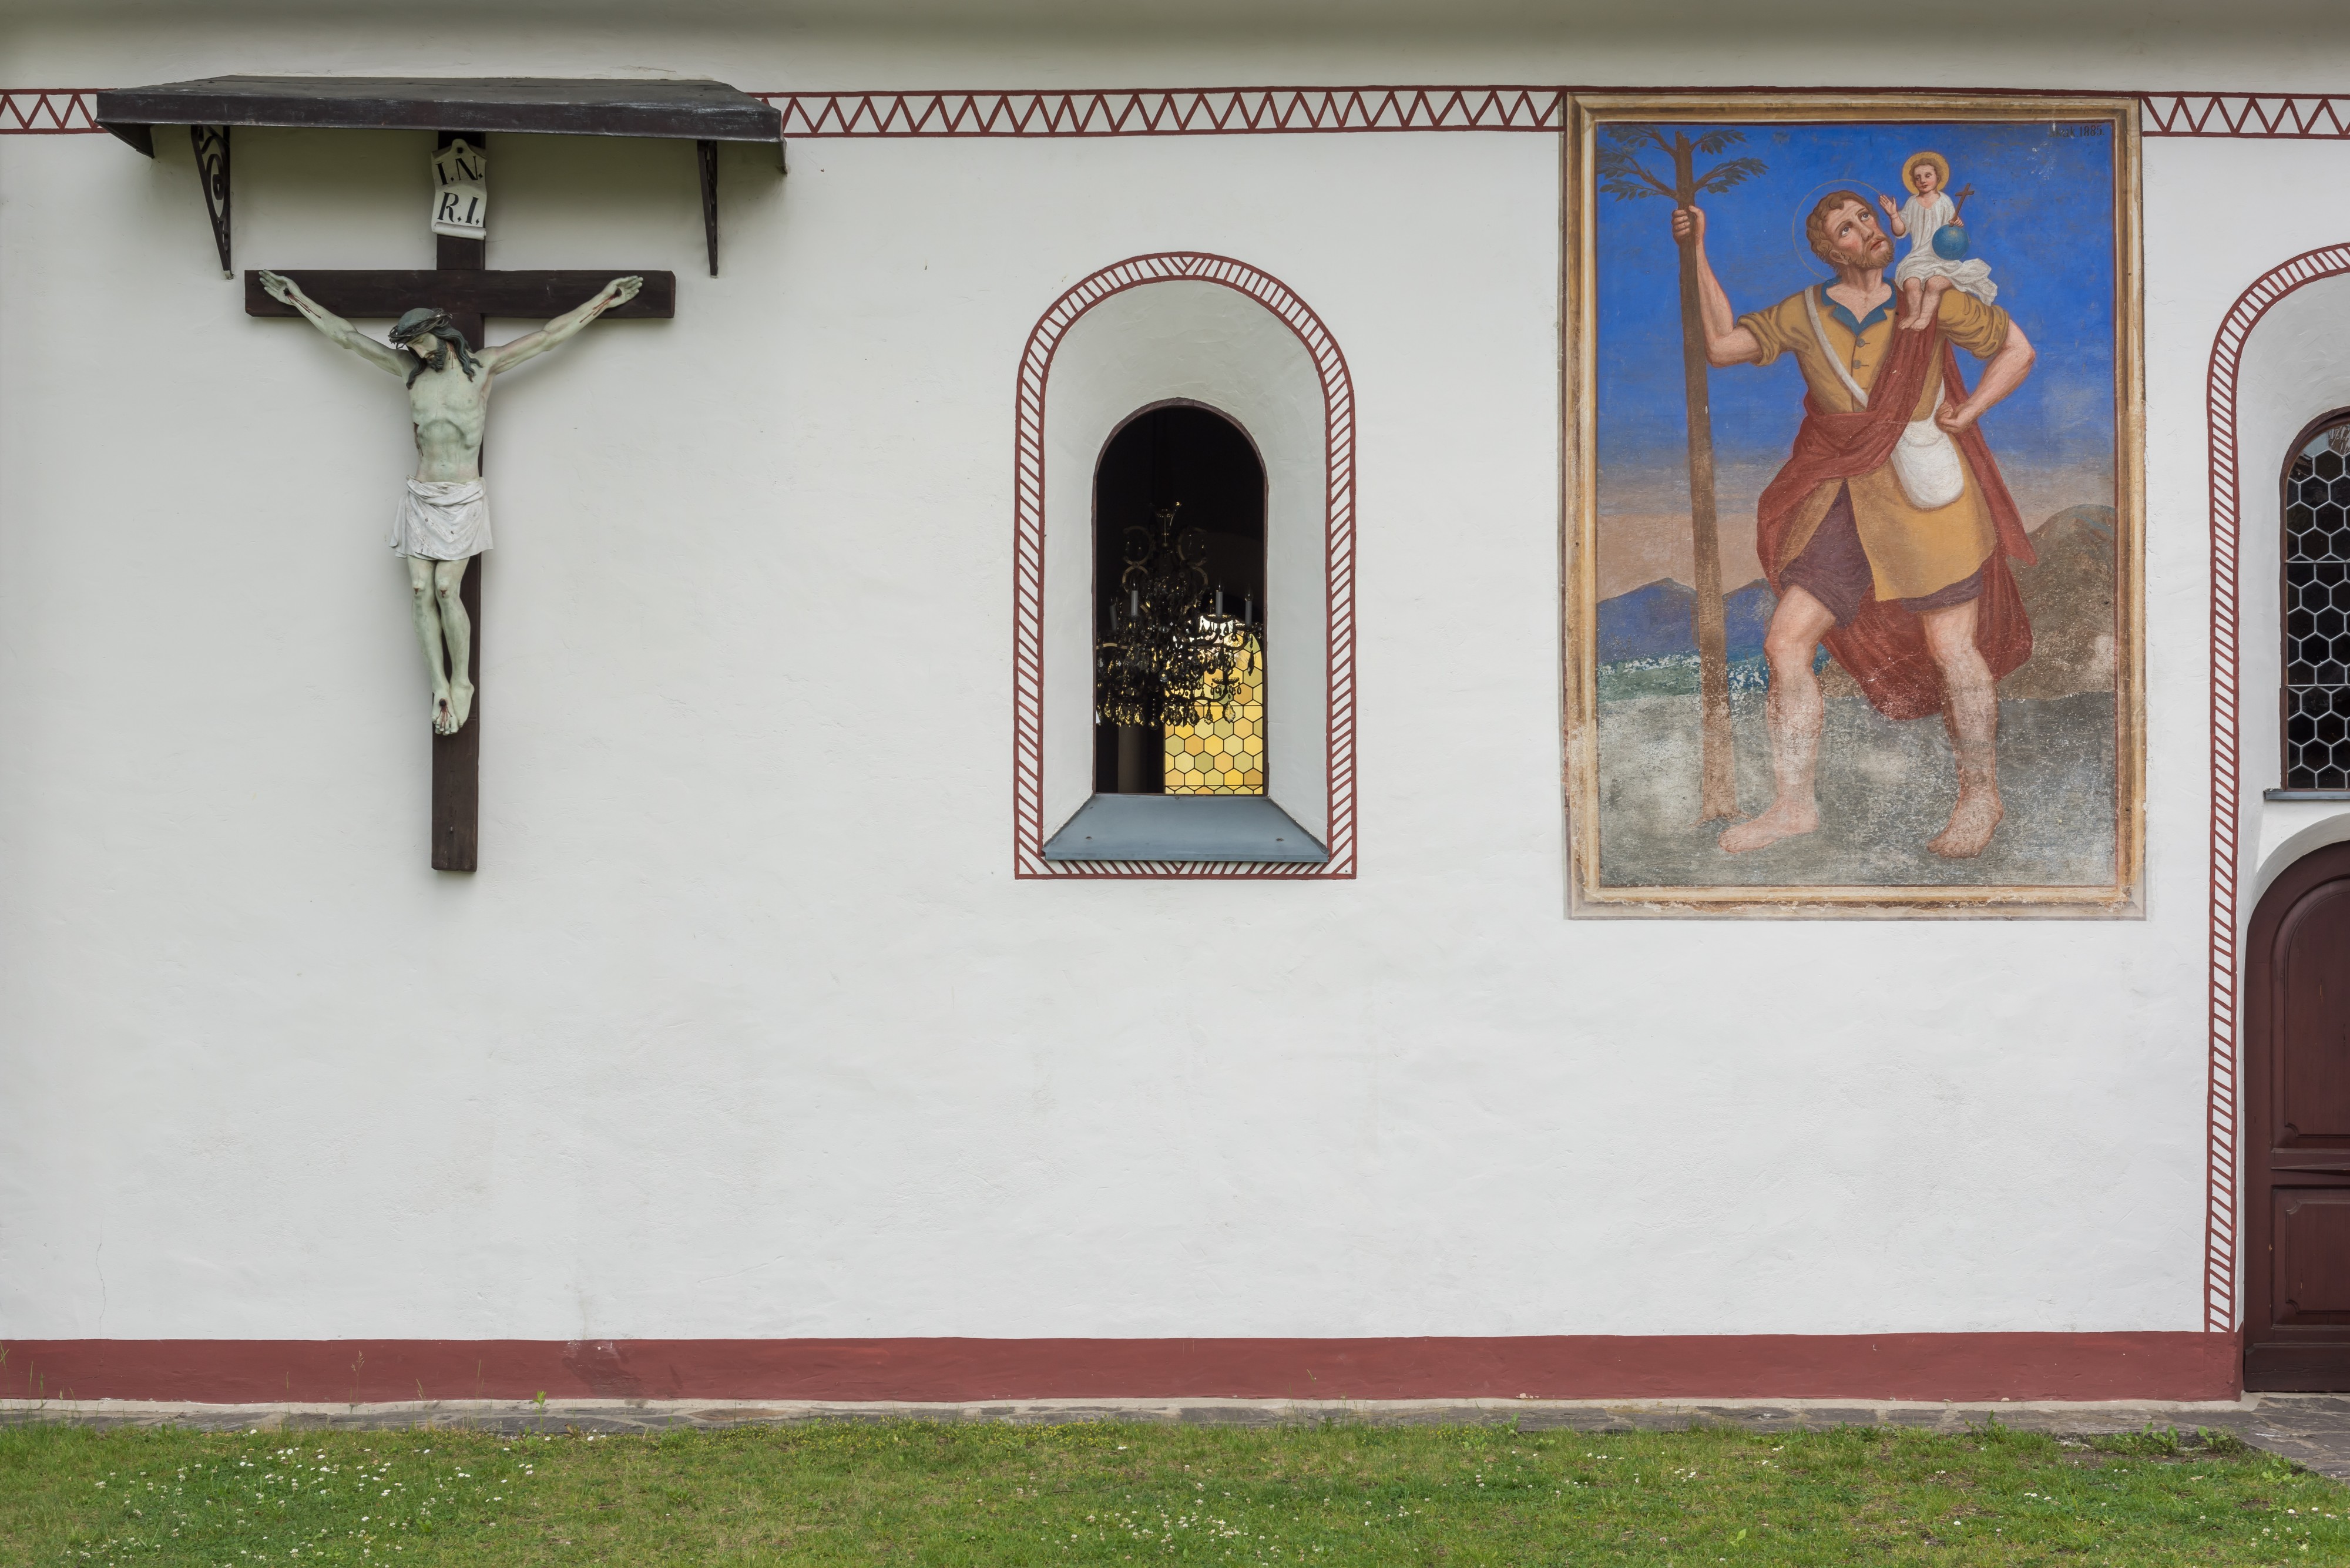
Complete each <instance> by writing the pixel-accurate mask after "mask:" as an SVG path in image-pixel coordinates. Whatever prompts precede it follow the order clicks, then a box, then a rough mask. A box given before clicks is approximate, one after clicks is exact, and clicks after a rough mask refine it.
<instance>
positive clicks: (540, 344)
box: [482, 277, 645, 375]
mask: <svg viewBox="0 0 2350 1568" xmlns="http://www.w3.org/2000/svg"><path fill="white" fill-rule="evenodd" d="M644 286H645V280H644V279H643V278H640V277H616V278H614V279H613V280H612V281H611V282H609V283H608V284H606V285H605V286H603V287H602V288H600V289H598V290H597V292H596V297H595V298H593V299H591V300H589V301H588V302H587V304H585V305H583V306H580V307H579V308H578V309H577V310H567V311H565V312H564V313H563V314H562V315H560V316H558V317H556V318H555V319H554V320H552V321H550V322H548V323H547V324H546V326H544V327H540V328H539V329H538V330H537V331H536V332H525V333H524V334H523V335H522V336H521V337H517V338H515V340H514V341H513V342H511V343H501V344H499V345H498V346H497V347H496V348H484V350H482V363H483V364H484V365H485V366H487V367H488V368H489V371H490V373H491V374H492V375H495V374H497V372H499V371H500V370H511V369H514V368H515V366H516V365H519V364H521V363H522V362H523V361H524V360H525V359H535V358H537V357H538V356H539V355H541V354H544V353H546V351H547V350H548V349H549V348H561V347H562V346H563V345H564V344H566V343H568V342H570V341H571V339H573V338H574V337H577V336H578V335H579V330H580V328H581V327H586V326H587V324H588V323H589V322H591V321H593V320H595V319H596V318H597V317H599V316H601V315H603V314H604V312H606V311H608V310H609V309H611V308H612V306H616V305H626V304H627V303H628V302H629V301H630V300H632V299H634V298H636V297H637V291H638V290H639V289H640V288H642V287H644Z"/></svg>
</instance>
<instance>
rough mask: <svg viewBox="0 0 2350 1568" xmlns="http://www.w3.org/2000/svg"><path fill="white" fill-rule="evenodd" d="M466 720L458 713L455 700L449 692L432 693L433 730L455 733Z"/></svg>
mask: <svg viewBox="0 0 2350 1568" xmlns="http://www.w3.org/2000/svg"><path fill="white" fill-rule="evenodd" d="M464 722H465V721H464V720H463V718H461V717H460V716H459V715H458V713H457V710H456V708H455V706H454V703H453V700H452V698H451V697H450V695H449V693H448V692H446V691H435V692H434V693H432V732H433V733H434V734H436V735H453V734H455V733H456V732H457V730H458V727H459V726H461V725H462V724H463V723H464Z"/></svg>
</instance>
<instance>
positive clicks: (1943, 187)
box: [1901, 152, 1950, 196]
mask: <svg viewBox="0 0 2350 1568" xmlns="http://www.w3.org/2000/svg"><path fill="white" fill-rule="evenodd" d="M1920 163H1930V164H1932V165H1933V166H1934V174H1935V177H1936V180H1937V183H1936V185H1935V186H1934V189H1935V190H1937V191H1939V192H1942V194H1944V195H1948V194H1950V160H1949V159H1947V158H1945V157H1943V156H1942V155H1941V154H1940V153H1939V152H1912V153H1911V154H1910V155H1909V156H1908V157H1907V158H1905V159H1903V160H1902V161H1901V184H1902V187H1903V188H1904V189H1905V190H1907V191H1908V192H1909V193H1910V194H1911V195H1912V196H1915V195H1918V194H1919V192H1918V182H1916V181H1915V180H1912V179H1911V178H1910V177H1909V171H1911V170H1913V169H1915V168H1917V167H1918V165H1919V164H1920Z"/></svg>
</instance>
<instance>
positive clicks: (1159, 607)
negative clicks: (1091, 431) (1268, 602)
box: [1094, 501, 1264, 729]
mask: <svg viewBox="0 0 2350 1568" xmlns="http://www.w3.org/2000/svg"><path fill="white" fill-rule="evenodd" d="M1182 509H1183V504H1182V503H1181V502H1180V501H1179V502H1177V503H1176V504H1174V505H1172V506H1166V507H1161V508H1160V509H1159V511H1158V512H1157V513H1155V514H1153V515H1154V516H1155V518H1156V520H1157V522H1158V527H1157V528H1156V529H1152V528H1148V527H1144V526H1142V525H1140V524H1136V525H1133V526H1130V527H1128V529H1127V531H1126V542H1125V558H1126V567H1125V570H1124V571H1123V572H1121V573H1120V574H1119V575H1118V593H1117V594H1116V595H1114V596H1113V597H1111V599H1110V603H1109V625H1108V628H1107V629H1106V630H1105V631H1104V632H1103V633H1102V634H1101V636H1100V638H1099V639H1098V640H1097V641H1096V643H1095V644H1094V675H1095V680H1094V690H1095V691H1096V693H1097V698H1096V713H1097V717H1098V718H1099V719H1100V721H1101V722H1103V723H1105V724H1135V725H1140V726H1142V727H1144V728H1147V729H1158V728H1161V727H1164V726H1167V725H1170V724H1212V723H1215V722H1218V721H1219V720H1227V719H1232V718H1237V717H1238V716H1239V713H1240V709H1241V708H1242V707H1243V705H1245V704H1246V702H1247V701H1248V700H1249V686H1250V684H1251V681H1252V678H1253V677H1254V676H1255V675H1256V674H1257V673H1258V671H1259V670H1262V669H1263V652H1262V651H1261V650H1262V649H1263V647H1264V627H1263V624H1262V623H1260V622H1259V621H1258V620H1257V618H1256V597H1255V596H1254V595H1253V594H1251V595H1246V596H1243V598H1242V600H1241V613H1240V614H1238V615H1236V616H1235V615H1232V614H1228V613H1227V612H1226V611H1225V608H1224V589H1223V585H1222V584H1221V583H1220V584H1217V585H1216V586H1215V587H1214V588H1213V589H1212V590H1211V588H1210V587H1209V585H1208V571H1207V566H1206V565H1205V563H1206V561H1207V557H1208V536H1207V535H1205V534H1203V533H1201V531H1200V530H1199V529H1197V528H1184V529H1180V531H1179V530H1178V528H1177V526H1176V514H1177V513H1179V512H1180V511H1181V510H1182Z"/></svg>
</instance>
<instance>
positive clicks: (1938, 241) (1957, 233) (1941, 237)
mask: <svg viewBox="0 0 2350 1568" xmlns="http://www.w3.org/2000/svg"><path fill="white" fill-rule="evenodd" d="M1934 254H1936V255H1938V256H1939V257H1941V258H1942V259H1943V260H1944V261H1957V260H1958V259H1959V258H1960V257H1961V256H1963V255H1965V254H1967V232H1966V230H1964V229H1962V228H1960V226H1959V225H1958V224H1956V223H1944V224H1943V225H1942V226H1941V227H1940V228H1939V229H1936V230H1935V231H1934Z"/></svg>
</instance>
